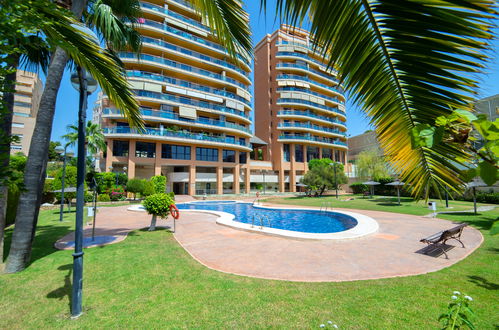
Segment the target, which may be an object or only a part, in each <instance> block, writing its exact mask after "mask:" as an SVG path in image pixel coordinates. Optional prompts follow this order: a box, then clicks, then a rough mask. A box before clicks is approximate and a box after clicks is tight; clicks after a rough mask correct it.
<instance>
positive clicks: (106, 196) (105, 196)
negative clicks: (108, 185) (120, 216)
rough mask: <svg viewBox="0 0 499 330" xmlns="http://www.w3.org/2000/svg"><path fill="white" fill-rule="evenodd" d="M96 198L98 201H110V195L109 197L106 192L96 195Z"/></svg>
mask: <svg viewBox="0 0 499 330" xmlns="http://www.w3.org/2000/svg"><path fill="white" fill-rule="evenodd" d="M97 200H98V201H99V202H110V201H111V197H109V195H108V194H100V195H99V196H98V197H97Z"/></svg>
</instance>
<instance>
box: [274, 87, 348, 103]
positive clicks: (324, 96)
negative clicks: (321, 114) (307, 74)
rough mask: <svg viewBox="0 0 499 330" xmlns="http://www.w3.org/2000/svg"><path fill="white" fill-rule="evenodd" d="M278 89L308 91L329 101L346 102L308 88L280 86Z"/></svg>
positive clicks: (279, 90)
mask: <svg viewBox="0 0 499 330" xmlns="http://www.w3.org/2000/svg"><path fill="white" fill-rule="evenodd" d="M277 91H278V92H300V93H307V94H310V95H314V96H317V97H320V98H323V99H326V100H329V101H332V102H336V103H339V104H345V102H343V101H340V99H338V98H337V97H331V96H326V95H324V94H321V93H317V92H313V91H311V90H310V89H307V88H299V87H279V88H277Z"/></svg>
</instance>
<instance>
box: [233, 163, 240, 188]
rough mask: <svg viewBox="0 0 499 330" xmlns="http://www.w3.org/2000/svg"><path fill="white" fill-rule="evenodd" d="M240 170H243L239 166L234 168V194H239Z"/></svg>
mask: <svg viewBox="0 0 499 330" xmlns="http://www.w3.org/2000/svg"><path fill="white" fill-rule="evenodd" d="M240 170H241V167H240V165H239V164H238V165H236V166H235V167H234V183H233V186H234V187H233V188H234V189H233V190H234V194H239V171H240Z"/></svg>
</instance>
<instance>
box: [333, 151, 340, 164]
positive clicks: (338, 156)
mask: <svg viewBox="0 0 499 330" xmlns="http://www.w3.org/2000/svg"><path fill="white" fill-rule="evenodd" d="M334 161H335V162H339V161H340V151H339V150H335V151H334Z"/></svg>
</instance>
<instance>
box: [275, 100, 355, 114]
mask: <svg viewBox="0 0 499 330" xmlns="http://www.w3.org/2000/svg"><path fill="white" fill-rule="evenodd" d="M288 103H290V104H303V105H309V106H311V107H314V108H318V109H321V110H325V111H328V112H334V113H337V114H339V115H341V116H346V115H345V112H343V111H341V110H339V109H336V108H331V107H327V106H325V105H322V104H319V103H315V102H310V101H307V100H302V99H292V98H286V99H285V98H278V99H277V104H279V105H282V104H288Z"/></svg>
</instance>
